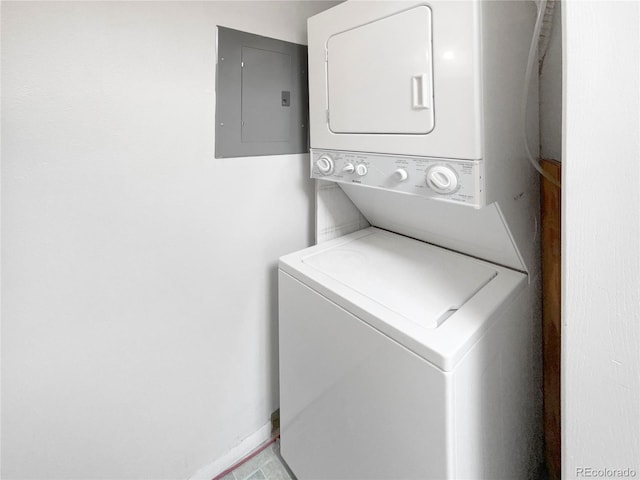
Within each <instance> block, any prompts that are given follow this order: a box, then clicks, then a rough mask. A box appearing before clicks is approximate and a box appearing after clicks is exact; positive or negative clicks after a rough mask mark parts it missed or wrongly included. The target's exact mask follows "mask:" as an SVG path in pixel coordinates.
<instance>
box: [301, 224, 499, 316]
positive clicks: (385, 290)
mask: <svg viewBox="0 0 640 480" xmlns="http://www.w3.org/2000/svg"><path fill="white" fill-rule="evenodd" d="M302 262H303V263H305V264H306V265H308V266H310V267H312V268H314V269H316V270H318V271H320V272H322V273H323V274H325V275H327V276H329V277H331V278H332V279H334V280H336V281H337V282H340V283H341V284H343V285H345V286H347V287H348V288H350V289H352V290H354V291H356V292H358V293H360V294H361V295H364V296H366V297H367V298H369V299H370V300H371V301H373V302H375V303H378V304H380V305H381V306H383V307H385V308H387V309H389V310H391V311H393V312H395V313H397V314H398V315H401V316H402V317H404V318H406V319H408V320H410V321H412V322H414V323H416V324H418V325H420V326H422V327H427V328H436V327H438V326H439V325H440V324H441V323H442V322H444V321H445V320H446V319H447V318H448V317H449V316H451V315H452V314H453V313H455V311H456V310H458V309H459V308H460V307H462V305H464V304H465V303H466V302H467V300H469V299H470V298H471V297H473V295H474V294H475V293H476V292H478V291H479V290H480V289H481V288H482V287H484V286H485V285H486V284H487V283H489V282H490V281H491V279H492V278H494V277H495V276H496V275H497V271H496V270H495V269H493V268H492V267H491V266H490V265H488V264H485V263H480V262H479V261H477V260H475V259H473V258H470V257H465V256H463V255H460V254H457V253H453V252H450V251H448V250H444V249H442V248H438V247H435V246H433V245H429V244H427V243H423V242H418V241H416V240H413V239H410V238H407V237H402V236H400V235H393V234H389V233H387V232H384V231H380V230H378V231H375V230H373V231H372V233H371V234H369V235H365V236H362V237H359V238H355V239H354V240H352V241H350V242H347V243H343V244H341V245H338V246H336V247H333V248H330V249H327V250H322V251H320V252H317V253H313V254H311V255H307V256H305V257H303V258H302Z"/></svg>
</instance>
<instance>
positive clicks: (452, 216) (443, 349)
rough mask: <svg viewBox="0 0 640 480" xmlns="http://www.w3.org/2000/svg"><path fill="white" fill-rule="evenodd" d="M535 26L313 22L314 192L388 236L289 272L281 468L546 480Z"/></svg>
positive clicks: (417, 17) (323, 247)
mask: <svg viewBox="0 0 640 480" xmlns="http://www.w3.org/2000/svg"><path fill="white" fill-rule="evenodd" d="M535 18H536V7H535V4H534V3H533V2H525V1H512V2H509V1H500V2H490V1H447V0H434V1H429V2H424V1H421V2H416V1H412V2H399V1H387V2H384V1H383V2H380V1H378V2H364V1H348V2H345V3H343V4H340V5H338V6H336V7H334V8H332V9H329V10H327V11H325V12H323V13H321V14H319V15H316V16H314V17H312V18H310V19H309V22H308V29H309V30H308V32H309V88H310V116H311V147H312V149H311V172H312V173H311V176H312V177H313V178H317V179H322V180H325V181H327V180H328V181H333V182H337V183H338V184H339V185H340V187H341V188H342V190H344V192H345V193H346V194H347V196H348V197H349V199H350V200H351V201H352V202H353V204H354V205H355V206H357V208H358V209H359V210H360V211H361V212H362V214H363V215H364V216H365V217H366V219H367V220H368V221H369V222H370V224H371V225H372V226H371V227H369V228H366V229H364V230H360V231H357V232H354V233H352V234H349V235H346V236H343V237H340V238H336V239H334V240H330V241H327V242H324V243H321V244H318V245H315V246H313V247H310V248H308V249H305V250H302V251H300V252H296V253H293V254H290V255H287V256H284V257H282V258H281V259H280V264H279V309H280V320H279V322H280V323H279V335H280V414H281V453H282V456H283V458H284V459H285V461H286V462H287V463H288V465H289V466H290V468H291V469H292V471H293V473H294V474H295V475H296V476H297V478H298V479H299V480H307V479H323V480H329V479H335V480H338V479H340V480H343V479H362V480H373V479H398V480H404V479H421V480H424V479H473V480H477V479H491V480H495V479H501V478H502V479H510V480H513V479H519V478H528V477H529V478H530V477H532V476H533V475H535V471H536V468H537V465H538V463H539V460H540V448H541V440H540V439H541V421H540V418H541V416H540V414H541V394H540V384H541V382H540V345H539V343H540V335H539V312H540V310H539V254H538V243H539V242H538V234H537V225H538V215H539V197H538V178H537V173H536V172H535V170H534V169H533V168H532V167H531V166H530V164H529V162H528V161H527V157H526V152H525V146H524V142H523V134H522V130H523V118H522V108H521V105H522V103H523V102H522V101H521V99H522V92H523V84H524V83H525V67H526V65H527V52H528V50H529V46H530V42H531V38H532V34H533V30H534V23H535ZM535 91H536V89H535V88H532V89H531V92H532V93H531V94H530V98H529V99H528V100H529V102H530V105H531V106H532V108H530V109H529V112H530V114H531V117H532V119H534V120H532V121H530V122H528V123H527V124H526V125H528V127H527V128H526V131H527V135H528V140H529V142H530V144H531V145H537V143H538V142H537V127H536V121H535V118H537V107H536V104H537V95H536V94H535Z"/></svg>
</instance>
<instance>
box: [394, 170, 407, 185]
mask: <svg viewBox="0 0 640 480" xmlns="http://www.w3.org/2000/svg"><path fill="white" fill-rule="evenodd" d="M407 178H409V174H408V173H407V171H406V170H405V169H404V168H399V169H397V170H396V171H395V172H393V179H394V180H395V181H396V182H404V181H405V180H406V179H407Z"/></svg>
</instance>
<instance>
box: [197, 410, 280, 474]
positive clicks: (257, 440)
mask: <svg viewBox="0 0 640 480" xmlns="http://www.w3.org/2000/svg"><path fill="white" fill-rule="evenodd" d="M270 438H271V422H269V423H267V424H265V425H263V426H262V427H261V428H260V430H258V431H257V432H255V433H252V434H251V435H249V436H248V437H247V438H245V439H244V440H242V441H241V442H240V443H239V444H238V445H236V446H235V447H233V448H232V449H231V450H229V451H228V452H227V453H226V454H225V455H223V456H222V457H220V458H219V459H217V460H216V461H214V462H211V463H210V464H209V465H206V466H204V467H202V468H201V469H200V470H198V471H197V472H196V473H195V474H193V475H192V476H191V477H189V480H211V479H212V478H215V477H216V475H219V474H220V473H222V472H224V471H225V470H226V469H228V468H229V467H231V466H233V465H234V464H236V463H237V462H239V461H240V460H242V459H243V458H244V457H246V456H247V455H248V454H249V453H251V452H252V451H253V450H255V449H256V448H258V447H259V446H260V445H262V444H263V443H264V442H266V441H268V440H269V439H270Z"/></svg>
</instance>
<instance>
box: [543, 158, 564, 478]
mask: <svg viewBox="0 0 640 480" xmlns="http://www.w3.org/2000/svg"><path fill="white" fill-rule="evenodd" d="M540 164H541V165H542V168H543V170H544V171H545V172H547V173H549V175H551V177H552V178H554V179H556V180H558V182H560V179H561V164H560V162H558V161H556V160H542V161H541V162H540ZM541 209H542V211H541V217H542V227H541V228H542V351H543V378H544V380H543V395H544V438H545V459H546V462H547V468H548V470H549V475H550V478H551V479H552V480H560V471H561V470H560V462H561V450H560V333H561V317H560V312H561V310H560V285H561V283H560V282H561V270H560V266H561V263H560V239H561V236H560V233H561V231H560V220H561V195H560V188H558V187H557V186H555V185H553V184H552V183H551V182H550V181H549V180H547V179H545V178H544V177H543V179H542V184H541Z"/></svg>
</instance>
